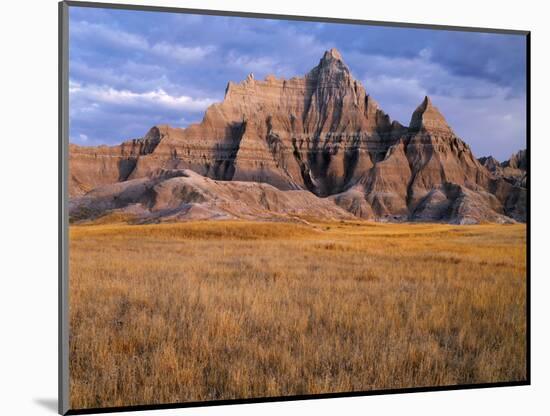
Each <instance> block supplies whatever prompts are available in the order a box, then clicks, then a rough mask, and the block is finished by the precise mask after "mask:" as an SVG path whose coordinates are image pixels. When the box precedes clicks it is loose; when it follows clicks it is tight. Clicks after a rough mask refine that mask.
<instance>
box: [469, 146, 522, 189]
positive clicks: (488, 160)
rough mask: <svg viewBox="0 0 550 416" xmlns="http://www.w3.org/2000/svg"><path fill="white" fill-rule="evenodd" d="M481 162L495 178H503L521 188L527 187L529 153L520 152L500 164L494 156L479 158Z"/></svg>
mask: <svg viewBox="0 0 550 416" xmlns="http://www.w3.org/2000/svg"><path fill="white" fill-rule="evenodd" d="M479 162H480V163H481V164H482V165H483V166H485V168H487V170H489V171H490V172H491V173H492V174H493V176H495V177H497V178H502V179H504V180H506V181H507V182H509V183H511V184H512V185H515V186H518V187H520V188H525V187H527V151H526V150H520V151H519V152H517V153H514V154H513V155H512V156H510V159H508V160H506V161H504V162H502V163H500V162H499V161H498V160H496V159H495V158H494V157H492V156H485V157H481V158H479Z"/></svg>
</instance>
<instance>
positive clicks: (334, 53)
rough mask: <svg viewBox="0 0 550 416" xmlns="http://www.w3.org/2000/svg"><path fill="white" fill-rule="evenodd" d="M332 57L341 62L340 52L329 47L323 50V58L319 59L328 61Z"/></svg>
mask: <svg viewBox="0 0 550 416" xmlns="http://www.w3.org/2000/svg"><path fill="white" fill-rule="evenodd" d="M332 59H336V60H339V61H342V62H343V59H342V54H341V53H340V51H339V50H338V49H336V48H331V49H329V50H327V51H325V54H324V55H323V58H322V59H321V61H328V60H332Z"/></svg>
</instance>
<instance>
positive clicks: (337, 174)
mask: <svg viewBox="0 0 550 416" xmlns="http://www.w3.org/2000/svg"><path fill="white" fill-rule="evenodd" d="M525 159H526V155H525V153H523V155H518V156H517V157H515V158H513V159H510V161H509V162H508V163H509V164H508V165H507V167H504V168H503V169H520V168H519V166H526V162H525ZM492 163H493V162H492V161H491V162H488V161H486V160H482V162H481V163H480V161H478V160H477V159H476V158H475V157H474V156H473V154H472V151H471V150H470V148H469V146H468V145H467V144H466V143H464V142H463V141H462V140H461V139H460V138H459V137H457V136H456V134H455V133H454V132H453V130H452V129H451V128H450V127H449V125H448V124H447V122H446V120H445V118H444V117H443V115H442V114H441V113H440V111H439V110H438V109H437V107H435V106H434V104H433V103H432V102H431V100H430V98H429V97H425V98H424V100H423V101H422V103H421V104H420V105H419V106H418V108H416V110H415V111H414V113H413V115H412V117H411V121H410V124H409V126H408V127H407V126H403V125H401V124H399V123H398V122H396V121H393V122H392V120H391V119H390V117H389V116H388V115H387V114H386V113H385V112H384V111H382V110H381V109H380V107H379V105H378V104H377V103H376V101H375V100H374V99H373V98H372V97H371V96H370V95H369V94H367V92H366V91H365V88H364V87H363V86H362V85H361V83H360V82H359V81H357V80H355V79H354V78H353V77H352V75H351V72H350V70H349V68H348V67H347V66H346V64H345V63H344V61H343V59H342V56H341V55H340V53H339V52H338V51H337V50H336V49H331V50H329V51H326V52H325V54H324V56H323V57H322V58H321V60H320V61H319V64H318V65H317V66H316V67H315V68H313V69H312V70H311V71H309V72H308V73H307V74H306V75H305V76H303V77H295V78H291V79H289V80H285V79H278V78H276V77H274V76H268V77H266V79H265V80H256V79H254V76H253V75H252V74H251V75H249V76H248V77H247V78H246V80H244V81H242V82H240V83H232V82H229V84H228V85H227V88H226V92H225V97H224V100H223V101H222V102H221V103H217V104H213V105H211V106H210V107H209V108H208V109H207V110H206V112H205V115H204V118H203V120H202V122H201V123H199V124H194V125H191V126H189V127H187V128H185V129H182V128H174V127H169V126H155V127H153V128H152V129H151V130H150V131H149V132H148V133H147V134H146V136H145V137H143V138H141V139H135V140H130V141H126V142H123V143H122V144H121V145H118V146H111V147H107V146H100V147H82V146H76V145H71V147H70V184H69V187H70V195H71V197H73V198H75V199H73V202H75V201H77V200H78V201H79V202H78V203H76V202H75V203H76V205H78V206H82V204H83V203H84V202H82V201H87V202H86V204H85V205H86V206H87V207H88V208H87V210H88V211H87V212H91V211H94V210H93V209H92V210H90V209H89V208H90V206H91V205H90V204H92V205H93V203H92V202H93V200H94V199H97V198H99V197H98V195H99V194H98V192H99V190H95V188H97V187H101V188H99V189H102V190H105V189H110V191H109V192H115V190H118V189H122V188H120V187H124V186H129V185H128V183H130V184H135V183H136V182H134V180H141V181H142V182H139V183H143V184H145V183H147V184H148V185H147V186H148V187H149V188H151V189H156V188H155V187H158V186H161V184H162V183H164V182H166V181H168V182H169V180H165V179H162V180H161V179H159V178H164V176H163V175H160V176H159V172H177V171H181V172H183V170H190V171H193V172H196V173H198V174H199V175H202V176H204V177H206V178H210V179H213V181H211V182H208V180H207V179H205V181H206V182H204V183H211V184H215V186H214V188H215V189H218V190H220V192H225V191H222V189H225V190H227V189H229V188H231V187H232V186H233V185H231V183H234V184H237V183H238V185H235V189H234V191H235V192H242V193H243V194H241V195H239V194H238V193H233V195H234V198H235V203H236V202H237V201H238V200H239V199H241V198H245V199H246V198H249V199H250V198H251V199H250V201H256V199H255V197H251V196H250V195H249V191H250V192H252V193H253V194H254V195H256V196H257V195H259V193H261V192H260V191H259V189H261V188H262V187H265V186H267V185H265V184H269V185H270V187H269V189H270V190H271V191H272V193H273V195H275V194H277V195H278V196H277V199H278V200H283V199H286V198H289V197H290V195H294V196H296V197H297V195H301V196H300V198H302V199H301V200H303V201H306V199H303V198H309V199H307V201H309V202H310V203H311V204H312V206H316V207H320V205H319V204H322V206H323V210H322V212H321V211H319V212H318V214H317V215H318V216H322V215H324V214H323V213H327V212H329V211H330V214H327V215H329V216H331V217H335V218H336V217H338V216H339V215H341V213H342V212H344V211H345V212H346V213H347V215H353V216H356V217H361V218H368V219H377V220H392V221H397V220H413V221H414V220H416V221H446V222H457V223H475V222H480V221H496V222H508V221H512V220H519V221H524V220H525V205H526V190H525V183H523V182H521V181H520V182H510V181H509V180H508V179H507V178H506V177H505V176H503V175H499V174H498V173H497V171H496V170H495V169H492V168H491V167H492V166H493V165H492ZM497 163H498V162H497ZM495 166H497V165H495ZM499 168H500V165H499ZM185 172H187V173H186V175H187V176H186V177H191V176H192V175H190V173H189V172H188V171H185ZM192 177H193V178H194V179H193V181H195V182H194V183H198V182H197V181H198V179H196V178H195V176H192ZM179 178H180V179H178V180H177V181H175V180H174V181H175V182H178V181H179V182H186V181H187V182H189V179H182V178H183V176H180V177H179ZM159 181H160V182H159ZM224 181H231V182H229V183H226V182H224ZM179 182H178V183H179ZM245 182H250V183H255V184H254V185H250V186H251V187H256V188H250V187H248V188H247V187H245V186H244V185H243V184H244V183H245ZM109 184H111V187H110V188H109V187H107V188H106V187H105V185H109ZM113 184H114V185H113ZM153 184H154V185H153ZM222 184H224V185H222ZM260 184H262V185H260ZM132 186H133V185H132ZM140 186H141V185H140ZM143 186H145V185H143ZM163 186H164V185H163ZM236 189H239V191H236ZM252 189H254V190H252ZM271 191H270V192H271ZM279 191H280V192H282V193H281V194H280V195H279ZM155 192H156V191H155ZM173 192H175V195H180V197H179V198H180V199H179V201H180V204H181V205H182V206H184V205H185V204H189V203H190V202H189V201H188V200H187V199H186V198H187V195H188V194H187V193H185V192H184V193H183V194H182V193H181V192H179V191H174V190H173ZM296 192H298V193H296ZM306 194H308V195H310V196H308V197H305V196H303V195H306ZM132 195H134V194H133V193H132ZM136 195H137V194H136ZM155 195H156V194H155ZM182 195H183V196H182ZM283 195H284V196H283ZM76 197H79V198H76ZM136 198H137V199H136V201H141V200H142V199H143V197H142V196H136ZM140 198H141V199H140ZM222 199H223V198H222ZM176 200H178V199H177V197H176ZM90 201H92V202H90ZM97 201H99V199H97ZM136 201H135V202H136ZM320 201H323V202H320ZM136 203H137V202H136ZM171 203H173V204H175V203H176V202H174V201H172V202H171ZM98 204H99V205H101V206H103V207H105V208H104V211H105V212H107V211H108V210H112V209H120V207H118V208H116V207H115V206H114V205H112V204H111V205H109V204H107V205H105V204H103V202H102V203H99V202H98ZM212 204H213V203H211V202H208V203H207V205H208V206H209V207H211V206H212ZM216 204H217V203H216ZM216 204H214V205H216ZM251 204H252V205H253V206H256V205H254V204H256V202H251ZM326 204H332V205H334V209H335V210H336V211H334V212H332V211H331V210H328V211H326V210H327V209H328V208H327V205H326ZM76 205H75V206H76ZM129 205H132V204H131V203H129ZM237 205H238V204H237ZM150 206H151V202H150V201H149V202H147V203H145V205H144V209H145V210H149V209H150ZM270 206H271V204H270ZM292 206H293V205H292V203H288V204H286V203H285V204H283V205H281V207H287V208H288V209H289V210H290V211H291V212H295V211H296V209H295V207H294V208H293V207H292ZM287 208H284V209H287ZM174 209H175V208H174ZM218 209H219V207H218V205H216V208H215V209H213V208H212V209H211V208H208V210H213V211H212V212H218ZM281 209H283V208H281ZM208 210H207V211H208ZM81 211H82V210H81ZM222 211H223V210H222ZM252 211H253V212H259V211H258V210H256V209H252ZM271 211H272V210H269V209H268V210H267V211H266V210H264V211H263V212H264V214H265V212H271ZM279 211H280V210H274V211H273V212H272V213H273V215H279V214H280V212H279ZM162 212H164V211H162ZM224 212H225V211H224ZM232 212H233V211H232ZM336 212H337V213H338V214H336ZM93 215H96V216H97V213H94V214H93ZM178 215H179V217H178V218H183V217H185V215H184V214H181V215H180V214H178ZM216 215H217V214H216ZM231 215H234V216H235V215H236V216H238V215H240V214H236V213H234V214H231ZM247 215H248V214H247ZM251 215H252V214H251ZM262 215H263V214H262ZM308 215H309V214H308ZM145 217H148V215H145Z"/></svg>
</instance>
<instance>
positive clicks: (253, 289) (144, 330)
mask: <svg viewBox="0 0 550 416" xmlns="http://www.w3.org/2000/svg"><path fill="white" fill-rule="evenodd" d="M525 247H526V239H525V226H524V225H508V226H504V225H479V226H452V225H435V224H374V223H363V222H358V223H315V224H310V225H299V224H291V223H269V222H263V223H260V222H191V223H179V224H163V225H143V226H140V225H124V224H118V225H117V224H114V225H113V224H111V225H109V224H103V225H91V226H72V227H71V230H70V377H71V382H70V391H71V405H72V407H74V408H87V407H103V406H119V405H138V404H154V403H172V402H184V401H204V400H214V399H232V398H251V397H266V396H281V395H296V394H312V393H324V392H343V391H365V390H370V389H386V388H400V387H412V386H441V385H454V384H462V383H484V382H498V381H517V380H523V379H525V377H526V368H525V355H526V345H525V334H526V321H525V315H526V312H525V307H526V305H525V300H526V286H525V285H526V281H525V279H526V264H525V263H526V249H525Z"/></svg>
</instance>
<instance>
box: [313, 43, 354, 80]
mask: <svg viewBox="0 0 550 416" xmlns="http://www.w3.org/2000/svg"><path fill="white" fill-rule="evenodd" d="M320 72H322V73H327V72H328V73H341V72H343V73H345V74H347V75H350V70H349V68H348V66H347V65H346V63H345V62H344V60H343V58H342V54H341V53H340V52H339V51H338V49H336V48H332V49H329V50H327V51H325V53H324V54H323V57H322V58H321V60H320V61H319V65H317V66H316V67H315V68H313V69H312V70H311V71H310V74H311V73H320Z"/></svg>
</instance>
